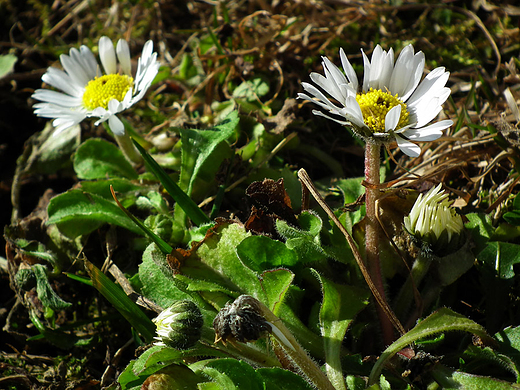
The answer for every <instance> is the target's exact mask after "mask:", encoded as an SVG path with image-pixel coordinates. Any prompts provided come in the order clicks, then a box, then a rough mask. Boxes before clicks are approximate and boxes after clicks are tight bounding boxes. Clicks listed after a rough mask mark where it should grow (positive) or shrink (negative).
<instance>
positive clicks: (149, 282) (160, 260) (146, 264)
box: [139, 244, 191, 309]
mask: <svg viewBox="0 0 520 390" xmlns="http://www.w3.org/2000/svg"><path fill="white" fill-rule="evenodd" d="M139 279H140V280H141V283H142V284H143V287H142V289H141V293H142V294H143V295H144V296H145V297H146V298H148V299H150V300H151V301H153V302H155V303H156V304H158V305H159V306H161V307H163V308H164V309H166V308H167V307H169V306H170V305H171V304H172V303H173V302H175V301H178V300H183V299H191V296H190V295H189V294H187V293H186V292H184V291H182V290H180V289H179V288H178V287H177V285H176V280H175V278H174V277H173V271H172V270H171V268H170V267H169V266H168V262H167V260H166V255H165V254H164V253H163V252H162V251H160V250H159V249H158V248H157V246H156V245H155V244H150V245H149V246H148V247H147V248H146V250H145V251H144V253H143V262H142V263H141V264H140V265H139ZM181 283H182V282H181Z"/></svg>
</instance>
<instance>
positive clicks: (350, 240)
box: [298, 169, 406, 335]
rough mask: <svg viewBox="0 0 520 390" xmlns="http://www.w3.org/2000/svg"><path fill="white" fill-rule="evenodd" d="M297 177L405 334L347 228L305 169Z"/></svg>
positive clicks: (386, 312)
mask: <svg viewBox="0 0 520 390" xmlns="http://www.w3.org/2000/svg"><path fill="white" fill-rule="evenodd" d="M298 178H299V179H300V181H301V182H302V184H303V185H304V186H305V187H307V189H308V190H309V192H310V193H311V194H312V196H313V197H314V199H315V200H316V202H318V204H319V205H320V206H321V208H322V209H323V210H324V211H325V212H326V213H327V215H328V216H329V218H330V219H332V221H334V223H335V224H336V226H337V227H338V229H339V230H340V231H341V233H343V235H344V236H345V238H346V240H347V242H348V244H349V246H350V249H351V250H352V253H353V254H354V259H355V260H356V263H357V265H358V267H359V269H360V270H361V273H362V274H363V277H364V278H365V281H366V283H367V285H368V287H369V288H370V291H371V292H372V295H373V296H374V298H375V300H376V301H377V303H378V304H379V306H380V307H381V309H382V310H383V311H384V312H385V314H386V315H387V317H388V319H389V320H390V322H391V323H392V325H393V326H394V327H395V328H396V329H397V330H398V332H399V333H400V334H401V335H403V334H405V333H406V332H405V330H404V328H403V325H401V322H399V320H398V319H397V317H396V316H395V314H394V312H393V311H392V309H391V308H390V306H389V305H388V303H386V301H385V300H384V299H383V297H382V296H381V294H380V293H379V291H378V290H377V288H376V286H375V284H374V282H373V281H372V278H371V277H370V275H369V273H368V270H367V268H366V266H365V264H364V262H363V259H362V258H361V254H360V253H359V250H358V248H357V245H356V243H355V241H354V239H353V238H352V236H351V235H350V233H349V232H348V231H347V229H345V226H343V225H342V224H341V222H340V221H339V219H338V218H337V217H336V215H335V214H334V212H333V211H332V209H331V208H330V207H329V206H328V205H327V203H325V200H324V199H323V197H322V196H321V195H320V193H319V192H318V190H317V189H316V187H315V186H314V183H313V182H312V181H311V179H310V177H309V175H308V174H307V172H306V171H305V169H300V170H299V171H298Z"/></svg>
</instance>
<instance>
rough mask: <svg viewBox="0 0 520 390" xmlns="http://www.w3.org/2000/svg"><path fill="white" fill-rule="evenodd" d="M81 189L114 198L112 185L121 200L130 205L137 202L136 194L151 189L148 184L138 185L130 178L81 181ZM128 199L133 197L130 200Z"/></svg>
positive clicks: (110, 198) (127, 205) (106, 197)
mask: <svg viewBox="0 0 520 390" xmlns="http://www.w3.org/2000/svg"><path fill="white" fill-rule="evenodd" d="M80 185H81V189H82V190H83V191H84V192H89V193H91V194H96V195H99V196H102V197H103V198H105V199H109V200H113V198H112V192H110V186H112V187H113V188H114V191H115V192H117V195H118V199H119V201H120V202H121V203H122V204H123V205H124V206H125V207H130V206H131V205H133V204H134V203H135V202H136V194H139V193H142V192H144V193H146V192H148V190H149V187H148V186H144V185H138V184H135V182H131V181H130V180H128V179H108V180H93V181H86V180H85V181H82V182H80ZM127 199H131V202H128V201H127Z"/></svg>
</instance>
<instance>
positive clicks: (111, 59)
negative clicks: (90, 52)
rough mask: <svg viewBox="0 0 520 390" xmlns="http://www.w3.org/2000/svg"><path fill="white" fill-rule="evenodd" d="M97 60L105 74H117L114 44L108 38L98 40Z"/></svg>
mask: <svg viewBox="0 0 520 390" xmlns="http://www.w3.org/2000/svg"><path fill="white" fill-rule="evenodd" d="M98 47H99V58H100V59H101V64H102V65H103V69H105V73H106V74H113V73H117V62H116V51H115V50H114V44H113V43H112V41H111V40H110V38H108V37H101V38H100V39H99V44H98Z"/></svg>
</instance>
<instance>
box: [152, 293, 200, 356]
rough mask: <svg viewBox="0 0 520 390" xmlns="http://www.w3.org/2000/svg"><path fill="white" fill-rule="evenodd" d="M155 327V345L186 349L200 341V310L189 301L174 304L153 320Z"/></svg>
mask: <svg viewBox="0 0 520 390" xmlns="http://www.w3.org/2000/svg"><path fill="white" fill-rule="evenodd" d="M153 322H154V323H155V324H156V325H157V336H155V339H156V340H158V341H157V342H155V345H166V346H168V347H171V348H175V349H188V348H191V347H193V346H194V345H195V343H196V342H197V341H198V340H199V339H200V337H201V333H202V326H203V325H204V319H203V317H202V313H201V312H200V309H199V308H198V307H197V305H196V304H195V303H193V302H192V301H189V300H184V301H178V302H175V303H174V304H173V305H172V306H170V307H169V308H168V309H166V310H164V311H163V312H161V314H159V316H157V318H155V319H154V320H153Z"/></svg>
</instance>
